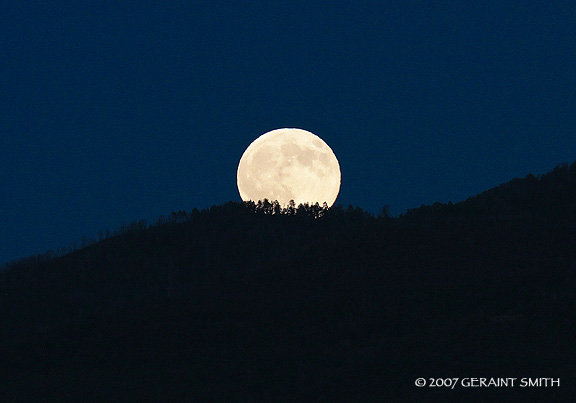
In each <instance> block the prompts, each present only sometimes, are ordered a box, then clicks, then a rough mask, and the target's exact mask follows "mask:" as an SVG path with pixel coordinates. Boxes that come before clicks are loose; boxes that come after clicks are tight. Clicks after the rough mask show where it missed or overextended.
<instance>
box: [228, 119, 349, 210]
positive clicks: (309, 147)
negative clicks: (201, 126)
mask: <svg viewBox="0 0 576 403" xmlns="http://www.w3.org/2000/svg"><path fill="white" fill-rule="evenodd" d="M237 180H238V190H239V192H240V197H242V200H244V201H248V200H253V201H258V200H263V199H268V200H270V201H273V200H278V202H279V203H280V204H281V205H282V206H286V205H287V204H288V202H289V201H290V200H294V202H295V203H296V206H298V205H299V204H301V203H308V204H314V203H316V202H318V203H319V204H320V205H322V203H324V202H326V203H327V204H328V206H331V205H332V204H334V201H335V200H336V196H338V191H339V190H340V165H339V164H338V160H337V159H336V156H335V155H334V153H333V152H332V149H331V148H330V147H329V146H328V144H326V143H325V142H324V141H323V140H322V139H321V138H320V137H318V136H316V135H315V134H313V133H310V132H309V131H306V130H302V129H276V130H272V131H269V132H268V133H264V134H263V135H261V136H260V137H258V138H257V139H256V140H254V141H253V142H252V144H250V145H249V146H248V148H247V149H246V151H244V154H243V155H242V158H241V159H240V163H239V164H238V173H237Z"/></svg>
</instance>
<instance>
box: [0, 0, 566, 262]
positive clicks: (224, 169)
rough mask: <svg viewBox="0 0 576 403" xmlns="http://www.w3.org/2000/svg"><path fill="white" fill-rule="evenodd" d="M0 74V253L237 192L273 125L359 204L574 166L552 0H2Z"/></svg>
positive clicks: (425, 196) (559, 17)
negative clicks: (317, 154) (294, 131)
mask: <svg viewBox="0 0 576 403" xmlns="http://www.w3.org/2000/svg"><path fill="white" fill-rule="evenodd" d="M0 80H1V81H0V82H1V84H0V85H1V88H0V149H1V151H2V157H1V159H0V172H1V173H0V189H1V193H0V206H1V208H0V222H1V226H0V264H1V263H2V262H5V261H7V260H13V259H17V258H20V257H24V256H27V255H30V254H33V253H37V252H44V251H46V250H48V249H53V248H60V247H65V246H69V245H70V244H71V243H72V242H73V241H78V240H80V238H81V237H82V235H84V234H85V235H88V236H90V237H95V236H96V234H97V232H98V231H99V230H103V229H106V228H111V229H113V228H116V227H118V226H119V225H120V224H122V223H126V222H130V221H132V220H136V219H141V218H145V219H148V220H149V221H153V220H154V219H155V218H156V217H158V216H159V215H162V214H163V215H168V214H170V212H172V211H173V210H175V211H178V210H187V211H188V210H191V209H192V208H194V207H198V208H206V207H210V206H211V205H214V204H222V203H224V202H226V201H229V200H235V201H239V200H240V196H239V194H238V191H237V188H236V168H237V164H238V161H239V159H240V157H241V155H242V153H243V152H244V150H245V148H246V147H247V146H248V145H249V144H250V142H252V141H253V140H254V139H255V138H256V137H258V136H259V135H261V134H262V133H264V132H266V131H269V130H272V129H275V128H279V127H299V128H303V129H306V130H310V131H312V132H314V133H315V134H317V135H319V136H320V137H322V138H323V139H324V140H325V141H326V142H327V143H328V144H329V145H330V146H331V147H332V149H333V150H334V152H335V154H336V156H337V157H338V159H339V161H340V166H341V169H342V187H341V191H340V195H339V197H338V200H337V201H336V202H337V203H341V204H343V205H344V206H347V205H348V204H353V205H359V206H360V207H362V208H364V209H366V210H368V211H370V212H372V213H378V212H379V211H380V210H381V208H382V206H384V205H390V208H391V212H392V213H393V214H399V213H402V212H404V211H405V210H406V209H407V208H412V207H418V206H420V205H421V204H430V203H433V202H436V201H440V202H448V201H453V202H457V201H461V200H464V199H466V198H467V197H469V196H473V195H475V194H477V193H479V192H481V191H483V190H485V189H488V188H490V187H493V186H496V185H498V184H500V183H502V182H506V181H508V180H510V179H512V178H514V177H523V176H525V175H526V174H528V173H534V174H538V173H544V172H547V171H549V170H551V169H552V168H554V166H555V165H557V164H559V163H561V162H573V161H574V160H576V113H575V107H576V3H574V2H571V1H554V0H551V1H545V2H536V1H530V0H526V1H506V0H497V1H492V0H482V1H475V0H466V1H463V0H457V1H456V0H455V1H434V2H432V1H430V2H424V1H410V0H401V1H371V2H367V1H355V2H350V1H339V0H333V1H325V2H324V1H323V2H319V1H310V0H307V1H251V2H232V1H214V0H211V1H134V2H129V1H117V0H115V1H107V0H101V1H97V2H76V1H57V2H49V1H27V0H18V1H12V0H8V1H6V2H3V5H2V10H1V12H0Z"/></svg>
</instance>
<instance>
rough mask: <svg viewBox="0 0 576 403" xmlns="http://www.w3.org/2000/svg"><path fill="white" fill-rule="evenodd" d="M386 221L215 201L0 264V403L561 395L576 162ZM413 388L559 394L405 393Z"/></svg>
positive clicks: (575, 229)
mask: <svg viewBox="0 0 576 403" xmlns="http://www.w3.org/2000/svg"><path fill="white" fill-rule="evenodd" d="M386 211H387V210H386V209H384V210H383V213H382V214H381V215H379V216H377V217H375V216H373V215H371V214H369V213H367V212H366V211H364V210H362V209H361V208H359V207H353V206H349V207H347V208H345V207H342V206H340V205H337V206H334V207H332V208H326V206H324V207H321V206H318V205H315V206H289V207H288V208H287V209H282V208H281V207H280V206H279V205H278V204H277V203H275V202H267V201H265V202H263V203H262V202H261V203H259V204H254V203H242V202H228V203H225V204H223V205H220V206H213V207H211V208H210V209H205V210H198V209H193V210H192V211H190V212H184V211H180V212H174V213H173V214H172V215H170V216H169V217H166V218H162V219H160V220H158V222H157V223H155V224H154V225H147V224H146V223H145V222H143V221H141V222H134V223H131V224H129V225H126V226H123V227H122V229H121V230H119V231H116V232H111V233H108V234H106V235H102V236H101V237H100V240H99V241H98V242H95V241H94V242H86V244H85V245H84V247H81V248H77V249H74V250H72V251H70V252H69V253H68V252H67V253H59V254H54V253H48V254H46V255H42V256H34V257H30V258H27V259H22V260H21V261H18V262H12V263H10V264H7V265H6V267H5V268H4V270H2V271H1V272H0V339H1V340H2V341H3V342H2V345H1V347H0V356H1V357H2V360H1V364H0V384H1V385H3V387H2V388H1V389H0V393H1V394H2V395H0V400H1V401H46V400H48V401H154V402H161V401H167V402H168V401H526V399H527V396H529V398H528V400H529V401H566V400H565V399H567V398H568V397H569V396H573V393H574V385H573V380H574V379H575V378H574V376H575V375H576V370H575V369H574V364H573V363H574V359H575V358H576V354H575V353H576V348H575V347H574V337H575V336H576V319H575V314H576V291H575V286H576V163H573V164H572V165H567V164H563V165H559V166H558V167H556V168H555V169H554V170H553V171H551V172H549V173H547V174H544V175H538V176H534V175H528V176H526V177H525V178H521V179H514V180H512V181H510V182H508V183H505V184H502V185H500V186H498V187H495V188H493V189H490V190H487V191H485V192H483V193H481V194H479V195H476V196H474V197H470V198H469V199H467V200H465V201H462V202H459V203H447V204H445V203H435V204H433V205H429V206H422V207H420V208H415V209H410V210H408V211H407V212H406V213H405V214H402V215H400V216H398V217H391V216H389V215H388V214H387V213H386ZM419 377H424V378H426V379H428V378H430V377H434V378H438V377H442V378H447V377H460V378H462V377H518V378H520V377H548V378H560V379H561V382H562V386H561V387H559V388H531V389H530V390H527V389H522V390H521V388H519V387H516V388H500V389H495V388H492V389H483V390H478V389H477V390H470V389H465V388H462V387H458V388H456V389H455V390H450V389H449V388H428V387H425V388H417V387H415V386H414V381H415V380H416V378H419ZM528 393H529V394H528Z"/></svg>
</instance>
